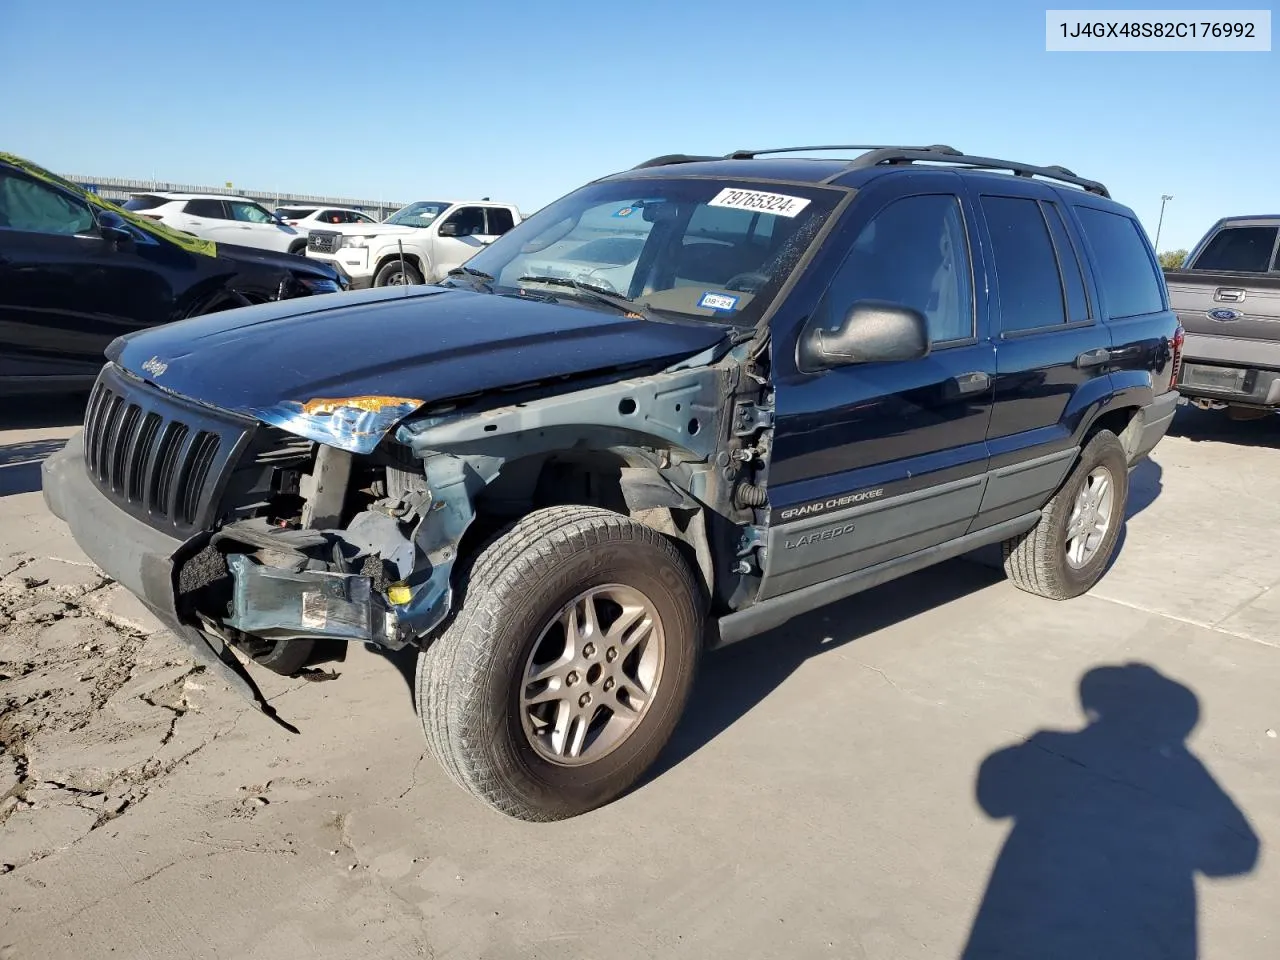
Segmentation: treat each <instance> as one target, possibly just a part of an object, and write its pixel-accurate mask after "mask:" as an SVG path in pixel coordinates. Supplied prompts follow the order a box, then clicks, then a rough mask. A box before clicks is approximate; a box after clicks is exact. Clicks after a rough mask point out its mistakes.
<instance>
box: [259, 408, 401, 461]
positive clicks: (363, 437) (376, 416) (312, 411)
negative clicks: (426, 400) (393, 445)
mask: <svg viewBox="0 0 1280 960" xmlns="http://www.w3.org/2000/svg"><path fill="white" fill-rule="evenodd" d="M422 403H423V401H421V400H415V399H414V398H412V397H381V396H359V397H333V398H325V397H318V398H316V399H313V400H307V401H306V402H300V401H297V400H285V401H282V402H280V403H276V404H273V405H271V406H269V407H255V408H250V409H249V410H248V411H247V412H248V413H249V414H250V415H252V416H254V417H257V418H258V419H259V420H261V421H262V422H263V423H266V424H269V425H271V426H273V427H279V428H280V429H281V430H285V431H288V432H289V433H292V434H294V435H295V436H299V437H304V438H306V439H307V440H314V441H316V442H317V443H323V444H327V445H328V446H331V447H337V448H338V449H339V450H347V451H349V452H350V453H358V454H367V453H372V452H373V450H374V448H375V447H377V445H378V444H379V443H380V442H381V440H382V438H383V437H384V436H386V435H387V433H388V432H389V431H390V430H391V429H392V428H393V427H395V425H396V424H397V423H399V422H400V421H401V420H403V419H404V418H405V417H407V416H409V414H411V413H413V412H414V411H415V410H417V409H418V408H419V407H421V406H422Z"/></svg>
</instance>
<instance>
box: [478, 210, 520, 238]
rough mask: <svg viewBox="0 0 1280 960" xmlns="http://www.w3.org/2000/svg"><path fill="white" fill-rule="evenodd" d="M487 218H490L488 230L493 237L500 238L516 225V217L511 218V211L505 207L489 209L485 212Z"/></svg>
mask: <svg viewBox="0 0 1280 960" xmlns="http://www.w3.org/2000/svg"><path fill="white" fill-rule="evenodd" d="M485 216H486V217H488V218H489V228H488V229H489V235H490V236H491V237H500V236H502V235H503V234H504V233H506V232H507V231H508V230H510V229H511V228H512V227H514V226H515V225H516V221H515V217H513V216H511V211H510V210H508V209H506V208H505V207H489V208H488V209H487V210H486V211H485Z"/></svg>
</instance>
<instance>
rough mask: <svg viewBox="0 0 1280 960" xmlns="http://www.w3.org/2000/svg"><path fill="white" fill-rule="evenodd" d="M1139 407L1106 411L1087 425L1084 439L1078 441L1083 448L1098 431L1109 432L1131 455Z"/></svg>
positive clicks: (1135, 438)
mask: <svg viewBox="0 0 1280 960" xmlns="http://www.w3.org/2000/svg"><path fill="white" fill-rule="evenodd" d="M1140 410H1141V408H1139V407H1121V408H1120V409H1118V410H1108V411H1107V412H1106V413H1104V414H1102V416H1100V417H1098V419H1097V420H1094V421H1093V423H1091V424H1089V429H1088V430H1086V431H1085V435H1084V437H1083V438H1082V439H1081V441H1080V446H1081V447H1083V446H1084V445H1085V444H1086V443H1088V442H1089V440H1090V439H1091V438H1092V437H1093V436H1094V434H1096V433H1097V432H1098V431H1099V430H1110V431H1111V432H1112V433H1114V434H1115V435H1116V436H1117V437H1119V438H1120V443H1121V445H1122V446H1123V447H1124V449H1125V452H1126V453H1128V454H1130V455H1132V453H1133V449H1134V445H1135V443H1136V440H1137V436H1136V431H1137V425H1138V423H1139V418H1138V414H1139V412H1140Z"/></svg>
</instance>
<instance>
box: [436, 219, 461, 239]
mask: <svg viewBox="0 0 1280 960" xmlns="http://www.w3.org/2000/svg"><path fill="white" fill-rule="evenodd" d="M457 235H458V225H457V224H456V223H454V222H452V221H450V222H449V223H442V224H440V236H442V237H456V236H457Z"/></svg>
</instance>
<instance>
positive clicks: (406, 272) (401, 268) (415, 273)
mask: <svg viewBox="0 0 1280 960" xmlns="http://www.w3.org/2000/svg"><path fill="white" fill-rule="evenodd" d="M406 283H413V284H416V283H422V274H421V272H419V270H418V268H417V267H415V266H414V265H413V264H412V263H410V262H409V261H408V260H405V261H404V262H403V264H402V263H401V261H400V258H399V257H397V258H396V259H394V260H389V261H388V262H387V263H384V264H383V265H382V268H381V269H380V270H379V271H378V273H377V275H376V276H375V277H374V278H373V285H374V286H375V287H393V286H399V285H402V284H406Z"/></svg>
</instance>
